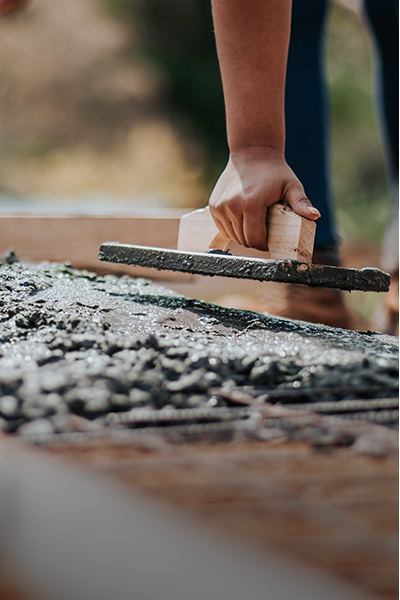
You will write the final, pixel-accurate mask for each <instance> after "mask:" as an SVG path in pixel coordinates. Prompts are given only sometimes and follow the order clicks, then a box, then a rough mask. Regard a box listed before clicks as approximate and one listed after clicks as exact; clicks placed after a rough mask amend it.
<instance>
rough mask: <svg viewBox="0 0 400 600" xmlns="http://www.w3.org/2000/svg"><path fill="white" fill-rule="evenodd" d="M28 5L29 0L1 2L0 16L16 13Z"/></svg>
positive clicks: (0, 0)
mask: <svg viewBox="0 0 400 600" xmlns="http://www.w3.org/2000/svg"><path fill="white" fill-rule="evenodd" d="M27 4H28V0H0V16H1V17H4V16H6V15H11V14H12V13H16V12H18V11H20V10H22V9H23V8H25V7H26V5H27Z"/></svg>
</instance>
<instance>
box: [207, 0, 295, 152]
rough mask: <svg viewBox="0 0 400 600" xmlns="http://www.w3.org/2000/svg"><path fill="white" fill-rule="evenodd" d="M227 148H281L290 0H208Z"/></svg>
mask: <svg viewBox="0 0 400 600" xmlns="http://www.w3.org/2000/svg"><path fill="white" fill-rule="evenodd" d="M212 7H213V17H214V27H215V37H216V42H217V51H218V58H219V63H220V68H221V76H222V82H223V87H224V96H225V106H226V119H227V130H228V143H229V147H230V150H231V152H235V151H236V150H240V149H242V148H246V147H254V146H269V147H271V148H273V149H275V150H277V151H280V152H282V155H283V152H284V144H285V125H284V89H285V72H286V60H287V51H288V45H289V36H290V14H291V0H251V1H246V0H212Z"/></svg>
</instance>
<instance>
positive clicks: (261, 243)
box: [243, 208, 268, 252]
mask: <svg viewBox="0 0 400 600" xmlns="http://www.w3.org/2000/svg"><path fill="white" fill-rule="evenodd" d="M243 232H244V237H245V241H246V243H245V244H243V246H246V248H256V249H257V250H261V251H263V252H266V251H267V250H268V244H267V225H266V212H265V209H264V208H262V209H261V212H260V211H257V212H253V213H249V212H247V213H245V214H244V215H243Z"/></svg>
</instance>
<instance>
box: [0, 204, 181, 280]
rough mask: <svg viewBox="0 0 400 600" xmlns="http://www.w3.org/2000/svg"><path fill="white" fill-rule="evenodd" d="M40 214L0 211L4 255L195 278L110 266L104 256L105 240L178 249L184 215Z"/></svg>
mask: <svg viewBox="0 0 400 600" xmlns="http://www.w3.org/2000/svg"><path fill="white" fill-rule="evenodd" d="M173 212H174V215H173V216H160V217H158V216H153V215H138V216H132V215H126V216H124V215H118V216H105V215H104V216H98V215H82V216H80V215H58V214H57V215H46V214H42V215H38V214H8V213H2V214H1V213H0V254H3V253H4V252H6V251H7V250H8V249H10V248H13V249H14V250H15V252H16V253H17V255H18V256H19V257H20V258H21V259H25V260H30V261H42V260H49V261H56V262H64V261H70V262H71V263H72V264H73V266H74V267H76V268H77V269H89V270H94V271H96V272H98V273H127V274H129V275H133V276H135V277H150V278H152V279H153V278H155V279H163V280H166V281H169V280H172V281H185V282H190V281H191V280H192V279H193V276H191V275H187V274H185V273H172V272H171V273H169V272H163V273H160V272H158V271H156V270H155V269H140V268H135V267H130V266H128V265H113V264H105V263H102V262H100V261H99V260H98V258H97V255H98V252H99V247H100V245H101V244H102V243H103V242H105V241H119V242H121V243H131V244H143V245H151V243H154V242H155V241H156V242H157V244H159V245H160V246H162V247H164V248H176V245H177V240H178V229H179V215H177V214H176V211H173Z"/></svg>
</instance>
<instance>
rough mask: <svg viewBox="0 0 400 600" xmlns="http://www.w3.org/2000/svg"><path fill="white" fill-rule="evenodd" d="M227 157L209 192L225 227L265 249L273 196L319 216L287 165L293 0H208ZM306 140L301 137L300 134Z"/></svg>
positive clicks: (221, 226)
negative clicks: (287, 76)
mask: <svg viewBox="0 0 400 600" xmlns="http://www.w3.org/2000/svg"><path fill="white" fill-rule="evenodd" d="M211 1H212V9H213V18H214V28H215V37H216V42H217V51H218V59H219V63H220V69H221V76H222V83H223V88H224V97H225V109H226V121H227V131H228V144H229V149H230V157H229V161H228V164H227V166H226V167H225V169H224V171H223V172H222V174H221V176H220V178H219V179H218V181H217V183H216V185H215V188H214V190H213V192H212V194H211V198H210V210H211V214H212V216H213V218H214V221H215V223H216V224H217V226H218V228H219V229H220V231H222V232H223V233H224V234H226V235H227V236H228V237H230V238H231V239H232V240H234V241H235V242H236V243H238V244H241V245H242V246H246V247H250V248H257V249H258V250H267V244H266V238H267V234H266V225H265V220H266V214H267V211H268V207H269V206H271V205H272V204H275V203H276V202H284V203H286V204H289V205H290V206H291V207H292V209H293V210H294V211H295V212H296V213H297V214H298V215H301V216H303V217H306V218H308V219H312V220H315V219H318V217H320V216H321V215H320V213H319V211H318V210H317V209H316V208H314V207H313V206H312V204H311V202H310V201H309V200H308V198H307V196H306V194H305V192H304V188H303V186H302V185H301V183H300V181H299V180H298V179H297V177H296V176H295V174H294V173H293V171H292V170H291V169H290V167H289V166H288V165H287V163H286V161H285V156H284V149H285V118H284V91H285V74H286V61H287V52H288V46H289V36H290V17H291V0H250V1H249V0H211ZM299 144H301V140H299Z"/></svg>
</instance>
